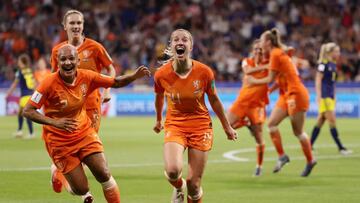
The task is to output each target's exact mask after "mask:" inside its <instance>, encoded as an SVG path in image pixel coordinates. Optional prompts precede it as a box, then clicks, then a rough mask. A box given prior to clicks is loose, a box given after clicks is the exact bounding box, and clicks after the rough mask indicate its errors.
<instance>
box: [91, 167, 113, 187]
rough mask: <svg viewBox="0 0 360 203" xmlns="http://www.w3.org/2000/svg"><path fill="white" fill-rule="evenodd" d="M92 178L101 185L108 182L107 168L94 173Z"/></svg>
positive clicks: (108, 171)
mask: <svg viewBox="0 0 360 203" xmlns="http://www.w3.org/2000/svg"><path fill="white" fill-rule="evenodd" d="M94 176H95V178H96V180H97V181H98V182H100V183H102V182H105V181H107V180H109V178H110V177H111V174H110V170H109V168H108V167H104V168H103V169H102V170H99V171H97V172H96V173H94Z"/></svg>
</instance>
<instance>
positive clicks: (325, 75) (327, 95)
mask: <svg viewBox="0 0 360 203" xmlns="http://www.w3.org/2000/svg"><path fill="white" fill-rule="evenodd" d="M339 58H340V47H339V46H338V45H337V44H335V43H333V42H329V43H326V44H323V45H321V50H320V54H319V61H318V62H319V66H318V72H317V73H316V79H315V89H316V102H317V103H318V109H319V114H318V117H317V121H316V124H315V127H314V129H313V131H312V136H311V145H312V147H313V149H314V144H315V141H316V139H317V137H318V135H319V133H320V129H321V127H322V126H323V125H324V123H325V121H328V122H329V127H330V133H331V136H332V138H333V139H334V141H335V143H336V146H337V148H338V150H339V152H340V153H341V154H343V155H348V154H351V153H352V151H351V150H348V149H346V148H345V147H344V145H343V144H342V143H341V141H340V138H339V134H338V131H337V129H336V116H335V101H336V99H335V92H336V91H335V81H336V62H337V61H338V60H339Z"/></svg>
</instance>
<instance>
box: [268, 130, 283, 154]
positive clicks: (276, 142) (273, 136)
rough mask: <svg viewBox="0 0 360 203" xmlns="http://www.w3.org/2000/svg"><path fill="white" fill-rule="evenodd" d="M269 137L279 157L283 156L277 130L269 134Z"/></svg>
mask: <svg viewBox="0 0 360 203" xmlns="http://www.w3.org/2000/svg"><path fill="white" fill-rule="evenodd" d="M270 136H271V140H272V142H273V144H274V147H275V149H276V151H277V153H278V155H279V157H280V156H282V155H284V149H283V146H282V142H281V136H280V132H279V130H274V131H273V132H270Z"/></svg>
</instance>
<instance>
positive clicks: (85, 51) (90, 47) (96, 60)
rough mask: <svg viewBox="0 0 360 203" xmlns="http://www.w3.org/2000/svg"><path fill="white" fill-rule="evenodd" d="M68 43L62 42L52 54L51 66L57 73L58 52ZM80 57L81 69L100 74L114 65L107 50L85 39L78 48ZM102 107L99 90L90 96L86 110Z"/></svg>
mask: <svg viewBox="0 0 360 203" xmlns="http://www.w3.org/2000/svg"><path fill="white" fill-rule="evenodd" d="M67 43H68V41H64V42H61V43H60V44H58V45H56V46H55V47H54V48H53V50H52V53H51V66H52V68H53V70H54V72H55V71H57V70H58V69H59V68H58V58H57V57H58V56H57V55H58V50H59V49H60V47H62V46H63V45H65V44H67ZM77 51H78V56H79V59H80V65H79V66H78V68H79V69H88V70H92V71H95V72H97V73H100V72H101V70H102V68H104V67H108V66H109V65H110V64H112V60H111V58H110V56H109V54H108V53H107V52H106V50H105V48H104V47H103V46H102V45H101V44H100V43H98V42H96V41H94V40H92V39H89V38H85V39H84V42H83V43H82V44H81V45H80V46H79V47H78V48H77ZM99 106H100V92H99V90H97V91H95V92H94V93H93V94H92V95H90V96H89V98H88V101H86V109H94V108H98V107H99Z"/></svg>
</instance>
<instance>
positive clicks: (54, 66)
mask: <svg viewBox="0 0 360 203" xmlns="http://www.w3.org/2000/svg"><path fill="white" fill-rule="evenodd" d="M56 55H57V48H56V47H54V48H53V49H52V51H51V57H50V63H51V67H52V70H53V72H56V71H57V70H58V66H57V65H58V61H57V56H56Z"/></svg>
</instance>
